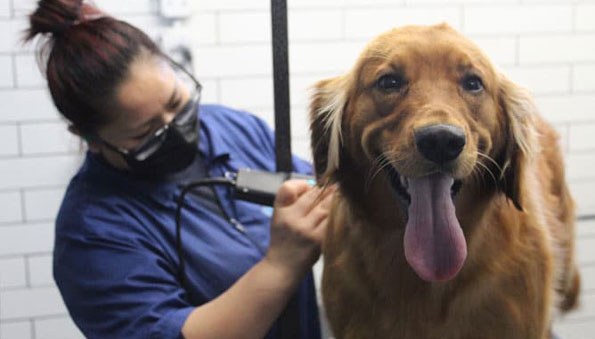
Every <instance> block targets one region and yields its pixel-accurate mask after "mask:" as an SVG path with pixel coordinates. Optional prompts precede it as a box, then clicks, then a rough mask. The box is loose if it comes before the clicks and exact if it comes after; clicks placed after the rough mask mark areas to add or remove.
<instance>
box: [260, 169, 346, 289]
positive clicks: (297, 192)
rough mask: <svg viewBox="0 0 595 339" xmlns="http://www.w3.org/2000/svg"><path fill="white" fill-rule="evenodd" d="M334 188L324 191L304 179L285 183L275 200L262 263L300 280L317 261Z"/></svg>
mask: <svg viewBox="0 0 595 339" xmlns="http://www.w3.org/2000/svg"><path fill="white" fill-rule="evenodd" d="M334 191H335V187H334V186H331V187H327V188H325V189H324V190H323V189H321V188H319V187H311V186H310V185H309V184H308V183H307V182H306V181H303V180H288V181H286V182H285V183H284V184H283V185H282V186H281V188H280V189H279V192H278V193H277V197H276V199H275V204H274V207H275V210H274V213H273V218H272V219H271V241H270V246H269V250H268V252H267V254H266V257H265V260H267V261H269V262H270V263H271V264H273V265H274V266H276V267H277V268H280V269H283V270H284V271H287V272H288V273H291V274H293V275H296V274H297V275H298V276H299V277H301V275H303V274H304V273H305V272H306V271H307V270H308V269H310V267H311V266H312V265H313V264H314V263H315V262H316V260H318V257H319V256H320V246H321V244H322V241H323V239H324V236H325V234H326V227H327V217H328V214H329V210H330V206H331V200H332V197H333V193H334Z"/></svg>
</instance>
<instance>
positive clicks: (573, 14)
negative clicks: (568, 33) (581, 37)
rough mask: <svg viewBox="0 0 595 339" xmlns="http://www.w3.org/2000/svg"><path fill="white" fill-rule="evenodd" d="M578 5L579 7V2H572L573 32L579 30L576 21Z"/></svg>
mask: <svg viewBox="0 0 595 339" xmlns="http://www.w3.org/2000/svg"><path fill="white" fill-rule="evenodd" d="M577 7H578V4H577V3H574V4H572V14H571V16H572V19H571V20H572V32H573V33H576V32H577V31H578V29H577V22H576V18H577V10H578V8H577Z"/></svg>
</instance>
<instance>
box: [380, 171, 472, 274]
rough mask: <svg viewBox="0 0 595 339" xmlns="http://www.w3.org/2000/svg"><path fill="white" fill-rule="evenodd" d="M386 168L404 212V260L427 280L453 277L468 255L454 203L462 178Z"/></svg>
mask: <svg viewBox="0 0 595 339" xmlns="http://www.w3.org/2000/svg"><path fill="white" fill-rule="evenodd" d="M386 171H387V173H388V175H389V178H390V181H391V185H392V188H393V191H394V192H395V196H396V197H397V200H398V201H399V203H400V204H401V205H402V207H403V208H404V210H405V211H406V213H405V214H406V215H407V225H406V228H405V236H404V239H403V242H404V250H405V258H406V259H407V262H408V263H409V265H411V267H412V268H413V270H414V271H415V272H416V273H417V275H418V276H419V277H420V278H422V279H424V280H426V281H447V280H450V279H452V278H454V277H455V276H456V274H457V273H458V272H459V270H460V269H461V268H462V266H463V263H464V261H465V258H466V257H467V243H466V240H465V236H464V234H463V231H462V229H461V226H460V224H459V221H458V219H457V217H456V214H455V206H454V199H455V197H456V195H457V193H458V192H459V190H460V188H461V186H462V181H460V180H454V179H453V178H452V177H451V176H450V175H448V174H445V173H432V174H429V175H426V176H423V177H420V178H406V177H404V176H402V175H400V174H399V173H398V172H397V170H396V169H395V168H394V167H393V166H388V168H387V169H386Z"/></svg>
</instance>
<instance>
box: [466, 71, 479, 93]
mask: <svg viewBox="0 0 595 339" xmlns="http://www.w3.org/2000/svg"><path fill="white" fill-rule="evenodd" d="M462 86H463V89H464V90H465V91H467V92H471V93H479V92H481V91H482V90H483V82H482V81H481V78H480V77H478V76H477V75H468V76H466V77H465V78H464V79H463V83H462Z"/></svg>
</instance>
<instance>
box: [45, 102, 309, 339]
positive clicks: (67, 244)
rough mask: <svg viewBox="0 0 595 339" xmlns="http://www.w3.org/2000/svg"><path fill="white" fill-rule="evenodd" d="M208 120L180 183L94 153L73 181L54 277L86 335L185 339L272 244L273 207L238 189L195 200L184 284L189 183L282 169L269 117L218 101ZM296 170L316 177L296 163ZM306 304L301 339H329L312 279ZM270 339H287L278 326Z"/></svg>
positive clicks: (303, 298)
mask: <svg viewBox="0 0 595 339" xmlns="http://www.w3.org/2000/svg"><path fill="white" fill-rule="evenodd" d="M199 117H200V124H201V125H200V137H199V150H200V151H199V155H200V157H198V158H197V159H199V160H197V161H196V162H195V164H193V165H191V166H190V168H189V169H186V170H184V171H183V172H182V173H178V174H176V175H175V176H174V179H172V178H169V179H168V180H161V181H147V180H141V179H137V178H134V177H133V176H131V175H130V174H129V173H127V172H125V171H119V170H117V169H114V168H113V167H111V166H109V165H108V164H107V163H105V162H104V161H103V160H102V159H101V158H100V157H99V156H97V155H94V154H92V153H88V154H87V157H86V159H85V162H84V164H83V165H82V167H81V169H80V170H79V172H78V173H77V174H76V176H75V177H74V178H73V179H72V181H71V182H70V185H69V186H68V189H67V191H66V194H65V197H64V200H63V202H62V206H61V208H60V212H59V214H58V217H57V220H56V238H55V239H56V240H55V247H54V278H55V280H56V282H57V284H58V287H59V289H60V293H61V294H62V297H63V298H64V301H65V303H66V306H67V308H68V311H69V312H70V315H71V316H72V319H73V320H74V322H75V323H76V324H77V326H78V327H79V328H80V329H81V331H82V332H83V333H84V334H85V335H86V336H87V337H89V338H142V339H146V338H181V334H180V331H181V328H182V325H183V323H184V321H185V320H186V317H187V316H188V315H189V313H190V312H191V311H192V310H193V309H194V308H195V307H196V306H199V305H202V304H204V303H206V302H208V301H210V300H212V299H214V298H216V297H217V296H219V295H220V294H221V293H223V292H224V291H225V290H227V289H228V288H229V287H230V286H231V285H232V284H233V283H234V282H235V281H236V280H238V279H239V278H240V277H241V276H242V275H243V274H244V273H245V272H246V271H248V270H249V269H250V268H251V267H252V266H253V265H254V264H256V263H257V262H258V261H260V260H261V258H262V257H263V255H264V253H265V251H266V249H267V248H268V244H269V219H270V212H271V209H270V208H268V207H263V206H260V205H256V204H252V203H248V202H244V201H239V200H234V199H233V198H232V191H231V189H230V188H229V187H222V186H219V187H215V188H214V191H213V190H211V189H207V190H205V189H203V190H200V191H199V192H198V193H197V194H194V195H193V194H188V195H186V197H185V199H184V200H185V208H184V209H183V212H182V219H181V225H182V239H183V242H182V245H183V253H184V258H185V259H184V260H185V263H186V280H187V282H188V286H190V290H185V289H184V288H183V287H182V286H181V285H180V283H179V281H178V279H177V275H176V274H177V270H178V258H177V254H176V247H175V246H176V242H175V220H174V216H175V209H176V203H175V198H176V197H177V196H179V194H180V184H183V183H187V182H188V181H191V180H193V179H196V177H197V176H201V175H205V173H208V176H210V177H220V176H223V175H224V174H225V173H226V172H235V171H237V170H238V169H240V168H254V169H262V170H268V171H274V170H275V161H274V159H275V151H274V139H273V135H272V133H271V131H270V129H269V128H268V127H267V126H266V124H265V123H264V122H263V121H261V120H259V119H258V118H256V117H254V116H252V115H250V114H247V113H244V112H239V111H235V110H232V109H229V108H226V107H222V106H214V105H203V106H200V108H199ZM196 163H200V164H202V165H204V167H200V166H199V167H200V168H202V169H203V170H202V171H201V170H200V168H198V167H193V166H198V165H196ZM200 164H199V165H200ZM294 168H295V171H296V172H300V173H311V166H310V165H309V164H308V163H306V162H304V161H302V160H300V159H297V158H294ZM201 192H202V193H201ZM209 192H210V193H209ZM209 194H210V196H209ZM214 196H216V199H215V200H216V201H215V203H214V201H213V199H212V198H213V197H214ZM238 223H239V224H240V225H241V226H243V229H245V231H244V232H245V233H244V232H242V231H241V229H242V227H238ZM299 307H300V317H301V318H300V324H301V328H300V331H301V333H300V334H301V338H302V339H317V338H320V327H319V321H318V310H317V305H316V294H315V290H314V284H313V279H312V275H311V274H310V275H308V276H307V277H306V278H305V279H304V281H303V282H302V284H301V285H300V287H299ZM229 325H230V326H233V324H229ZM266 338H279V331H278V326H277V323H275V325H274V326H273V327H272V328H271V330H270V332H269V333H268V335H267V337H266Z"/></svg>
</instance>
